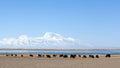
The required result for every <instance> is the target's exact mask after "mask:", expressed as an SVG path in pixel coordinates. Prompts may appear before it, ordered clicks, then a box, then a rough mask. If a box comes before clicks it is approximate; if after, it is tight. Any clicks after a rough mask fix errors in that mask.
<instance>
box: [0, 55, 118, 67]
mask: <svg viewBox="0 0 120 68" xmlns="http://www.w3.org/2000/svg"><path fill="white" fill-rule="evenodd" d="M0 68H120V58H119V57H115V58H113V57H112V58H98V59H97V58H94V59H92V58H76V59H70V58H67V59H63V58H49V59H48V58H37V57H5V56H1V57H0Z"/></svg>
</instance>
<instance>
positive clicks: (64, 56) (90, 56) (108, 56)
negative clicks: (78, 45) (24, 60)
mask: <svg viewBox="0 0 120 68" xmlns="http://www.w3.org/2000/svg"><path fill="white" fill-rule="evenodd" d="M6 56H17V54H7V55H6ZM20 56H21V57H24V55H23V54H21V55H20ZM29 56H30V57H34V55H33V54H30V55H29ZM37 56H38V57H40V58H42V57H47V58H52V57H57V56H59V57H60V58H68V57H70V58H76V57H82V58H87V57H89V58H99V55H89V56H86V55H74V54H73V55H72V54H71V55H65V54H60V55H42V54H38V55H37ZM105 57H106V58H110V57H111V54H106V55H105Z"/></svg>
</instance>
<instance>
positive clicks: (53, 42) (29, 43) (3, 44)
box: [0, 32, 91, 48]
mask: <svg viewBox="0 0 120 68" xmlns="http://www.w3.org/2000/svg"><path fill="white" fill-rule="evenodd" d="M89 47H91V44H89V43H83V42H81V41H80V40H77V39H74V38H71V37H63V36H61V35H60V34H57V33H52V32H46V33H45V34H44V36H42V37H28V36H27V35H21V36H19V37H18V38H4V39H2V40H0V48H89Z"/></svg>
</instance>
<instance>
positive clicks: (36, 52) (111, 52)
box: [0, 50, 120, 54]
mask: <svg viewBox="0 0 120 68" xmlns="http://www.w3.org/2000/svg"><path fill="white" fill-rule="evenodd" d="M0 54H120V51H30V50H0Z"/></svg>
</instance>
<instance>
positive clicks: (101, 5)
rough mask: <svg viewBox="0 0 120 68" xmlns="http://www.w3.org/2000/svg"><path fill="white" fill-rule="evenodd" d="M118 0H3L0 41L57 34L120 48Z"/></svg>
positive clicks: (0, 3) (0, 1)
mask: <svg viewBox="0 0 120 68" xmlns="http://www.w3.org/2000/svg"><path fill="white" fill-rule="evenodd" d="M119 3H120V1H119V0H0V39H2V38H9V37H14V38H16V37H18V36H20V35H28V36H30V37H37V36H43V35H44V33H46V32H54V33H58V34H61V35H62V36H65V37H72V38H75V39H79V40H81V41H84V42H88V43H92V44H93V45H94V46H95V48H120V42H119V40H120V19H119V18H120V4H119Z"/></svg>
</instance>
